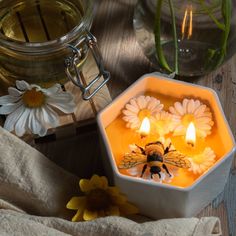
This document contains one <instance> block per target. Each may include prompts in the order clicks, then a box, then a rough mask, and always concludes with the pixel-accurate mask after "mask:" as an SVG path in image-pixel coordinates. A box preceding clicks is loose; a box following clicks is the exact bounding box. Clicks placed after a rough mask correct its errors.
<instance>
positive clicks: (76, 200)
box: [66, 197, 86, 210]
mask: <svg viewBox="0 0 236 236" xmlns="http://www.w3.org/2000/svg"><path fill="white" fill-rule="evenodd" d="M85 203H86V198H85V197H72V198H71V199H70V201H69V202H68V203H67V205H66V208H67V209H70V210H78V209H79V208H83V207H84V206H85Z"/></svg>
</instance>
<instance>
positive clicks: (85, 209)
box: [66, 175, 138, 221]
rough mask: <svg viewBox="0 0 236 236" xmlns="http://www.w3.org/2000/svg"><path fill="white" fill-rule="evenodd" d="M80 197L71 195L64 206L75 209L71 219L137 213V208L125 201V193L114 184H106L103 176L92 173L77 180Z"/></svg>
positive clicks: (88, 218)
mask: <svg viewBox="0 0 236 236" xmlns="http://www.w3.org/2000/svg"><path fill="white" fill-rule="evenodd" d="M79 186H80V189H81V191H82V192H83V193H84V196H82V197H72V198H71V200H70V201H69V202H68V203H67V205H66V207H67V208H68V209H71V210H77V213H76V214H75V215H74V217H73V218H72V221H81V220H85V221H88V220H93V219H96V218H98V217H104V216H120V215H122V216H123V215H131V214H137V213H138V209H137V208H136V207H135V206H134V205H132V204H130V203H128V202H127V198H126V196H125V195H123V194H122V193H120V192H119V189H118V188H117V187H115V186H108V181H107V178H106V177H105V176H101V177H100V176H98V175H93V176H92V178H91V179H90V180H89V179H81V180H80V182H79Z"/></svg>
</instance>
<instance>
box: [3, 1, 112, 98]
mask: <svg viewBox="0 0 236 236" xmlns="http://www.w3.org/2000/svg"><path fill="white" fill-rule="evenodd" d="M93 11H94V1H93V0H2V1H0V86H1V90H6V89H7V88H8V87H9V86H12V85H14V84H15V81H16V80H25V81H27V82H29V83H33V84H38V85H40V86H43V87H49V86H51V85H53V84H54V83H62V84H63V83H65V82H66V81H67V80H68V78H69V79H70V80H72V82H73V83H74V84H75V85H77V86H79V87H80V88H81V90H82V94H83V98H84V99H89V98H90V97H91V96H93V95H94V94H95V93H96V92H97V90H99V89H100V88H101V87H102V86H103V85H104V84H105V83H106V82H107V81H108V79H109V78H110V75H109V73H108V72H107V71H105V70H104V68H103V65H102V59H101V56H100V53H99V50H98V48H97V43H96V38H95V37H94V36H93V35H92V34H91V33H90V32H89V30H90V27H91V24H92V20H93ZM90 50H91V52H92V55H93V56H94V59H95V61H96V63H97V66H98V69H99V73H98V75H97V76H95V78H94V80H92V82H91V83H90V84H88V86H84V85H83V83H82V82H81V76H82V75H81V73H82V72H81V68H82V66H83V64H84V63H85V62H86V59H87V55H88V52H89V51H90ZM95 84H99V85H98V86H97V87H96V88H95V89H93V92H92V93H91V92H89V89H91V87H92V86H94V85H95Z"/></svg>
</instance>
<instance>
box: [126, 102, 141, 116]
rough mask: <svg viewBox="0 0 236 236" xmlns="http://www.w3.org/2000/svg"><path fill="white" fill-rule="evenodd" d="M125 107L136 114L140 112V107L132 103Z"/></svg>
mask: <svg viewBox="0 0 236 236" xmlns="http://www.w3.org/2000/svg"><path fill="white" fill-rule="evenodd" d="M125 108H126V109H127V110H129V111H131V112H133V113H136V114H137V113H138V112H139V109H138V108H137V107H136V106H132V105H130V104H126V106H125Z"/></svg>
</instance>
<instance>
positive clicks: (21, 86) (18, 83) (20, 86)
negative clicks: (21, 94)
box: [16, 80, 29, 91]
mask: <svg viewBox="0 0 236 236" xmlns="http://www.w3.org/2000/svg"><path fill="white" fill-rule="evenodd" d="M16 87H17V88H18V89H19V90H21V91H25V90H29V84H28V83H27V82H26V81H24V80H17V81H16Z"/></svg>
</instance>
